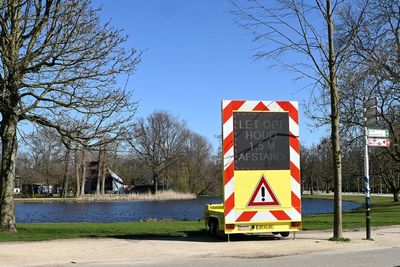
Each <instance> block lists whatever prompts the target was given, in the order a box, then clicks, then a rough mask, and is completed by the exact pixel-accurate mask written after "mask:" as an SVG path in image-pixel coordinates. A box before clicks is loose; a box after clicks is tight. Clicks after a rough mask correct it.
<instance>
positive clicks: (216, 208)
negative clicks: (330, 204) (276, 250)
mask: <svg viewBox="0 0 400 267" xmlns="http://www.w3.org/2000/svg"><path fill="white" fill-rule="evenodd" d="M204 218H205V223H206V229H208V231H209V233H210V234H211V235H213V236H222V235H224V234H262V233H273V234H281V236H283V237H287V236H288V235H289V233H290V232H298V231H300V230H301V221H270V222H237V223H232V224H225V221H224V218H225V217H224V205H223V204H208V205H206V207H205V216H204Z"/></svg>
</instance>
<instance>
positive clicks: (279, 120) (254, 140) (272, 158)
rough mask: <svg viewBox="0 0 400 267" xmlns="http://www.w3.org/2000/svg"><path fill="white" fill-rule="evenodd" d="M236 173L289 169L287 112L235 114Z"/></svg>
mask: <svg viewBox="0 0 400 267" xmlns="http://www.w3.org/2000/svg"><path fill="white" fill-rule="evenodd" d="M233 131H234V157H235V170H289V169H290V153H289V113H287V112H234V113H233Z"/></svg>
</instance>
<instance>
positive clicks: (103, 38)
mask: <svg viewBox="0 0 400 267" xmlns="http://www.w3.org/2000/svg"><path fill="white" fill-rule="evenodd" d="M98 13H99V10H98V9H93V8H92V5H91V1H90V0H31V1H20V0H4V1H2V5H1V6H0V35H1V38H0V55H1V57H0V88H1V89H0V114H1V121H0V138H1V142H2V156H1V168H0V179H1V181H0V226H1V228H2V229H4V230H6V231H9V232H15V231H16V226H15V209H14V200H13V188H14V179H15V165H16V162H15V158H16V152H17V147H18V144H17V126H18V124H19V123H20V122H21V121H29V122H31V123H34V124H39V125H43V126H46V127H51V128H54V129H56V130H57V132H58V133H59V134H61V135H64V136H67V137H69V138H74V139H78V138H79V136H80V134H82V133H83V131H82V129H79V128H77V129H75V130H74V131H73V132H70V131H66V130H65V129H64V128H65V127H64V126H67V125H65V122H66V121H77V120H78V121H82V120H85V118H86V117H85V115H87V114H90V115H91V116H90V117H89V119H87V121H86V124H85V125H90V126H88V127H89V128H92V129H96V130H99V129H103V130H104V131H111V129H113V130H114V131H115V132H117V133H120V132H121V131H125V127H124V126H125V125H126V122H127V121H129V120H130V119H131V118H128V117H129V116H121V117H117V116H116V114H117V113H118V112H121V111H127V112H128V111H129V112H131V111H133V110H134V108H135V105H131V103H129V102H130V93H129V92H128V91H127V90H125V89H124V88H122V89H121V88H116V86H115V84H116V80H117V77H118V75H119V74H128V75H129V74H132V73H133V71H134V69H135V66H136V65H137V63H138V62H139V57H140V54H139V53H138V52H137V51H136V50H135V49H132V50H129V51H128V50H126V49H125V48H123V46H122V44H123V43H124V42H125V40H126V37H125V36H123V35H122V32H121V30H119V29H115V28H113V27H111V26H110V24H108V23H106V24H103V23H101V21H100V19H99V16H98ZM124 115H126V113H125V114H124ZM60 118H63V120H62V121H63V122H64V124H60V121H61V120H60ZM111 126H113V127H111ZM111 134H112V133H111ZM86 137H87V136H86Z"/></svg>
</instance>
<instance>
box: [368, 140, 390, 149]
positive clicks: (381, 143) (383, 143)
mask: <svg viewBox="0 0 400 267" xmlns="http://www.w3.org/2000/svg"><path fill="white" fill-rule="evenodd" d="M368 146H374V147H389V146H390V139H389V138H368Z"/></svg>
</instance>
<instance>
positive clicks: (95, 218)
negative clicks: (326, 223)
mask: <svg viewBox="0 0 400 267" xmlns="http://www.w3.org/2000/svg"><path fill="white" fill-rule="evenodd" d="M220 202H221V199H220V198H218V197H200V198H198V199H191V200H168V201H129V202H128V201H125V202H49V203H17V204H16V213H17V214H16V215H17V222H18V223H39V222H105V223H106V222H129V221H141V220H149V219H156V220H165V219H174V220H198V219H200V218H202V217H203V209H204V205H205V204H207V203H220ZM302 207H303V214H318V213H329V212H333V201H332V200H327V199H303V200H302ZM358 207H360V204H358V203H354V202H347V201H344V202H343V210H349V209H354V208H358Z"/></svg>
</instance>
